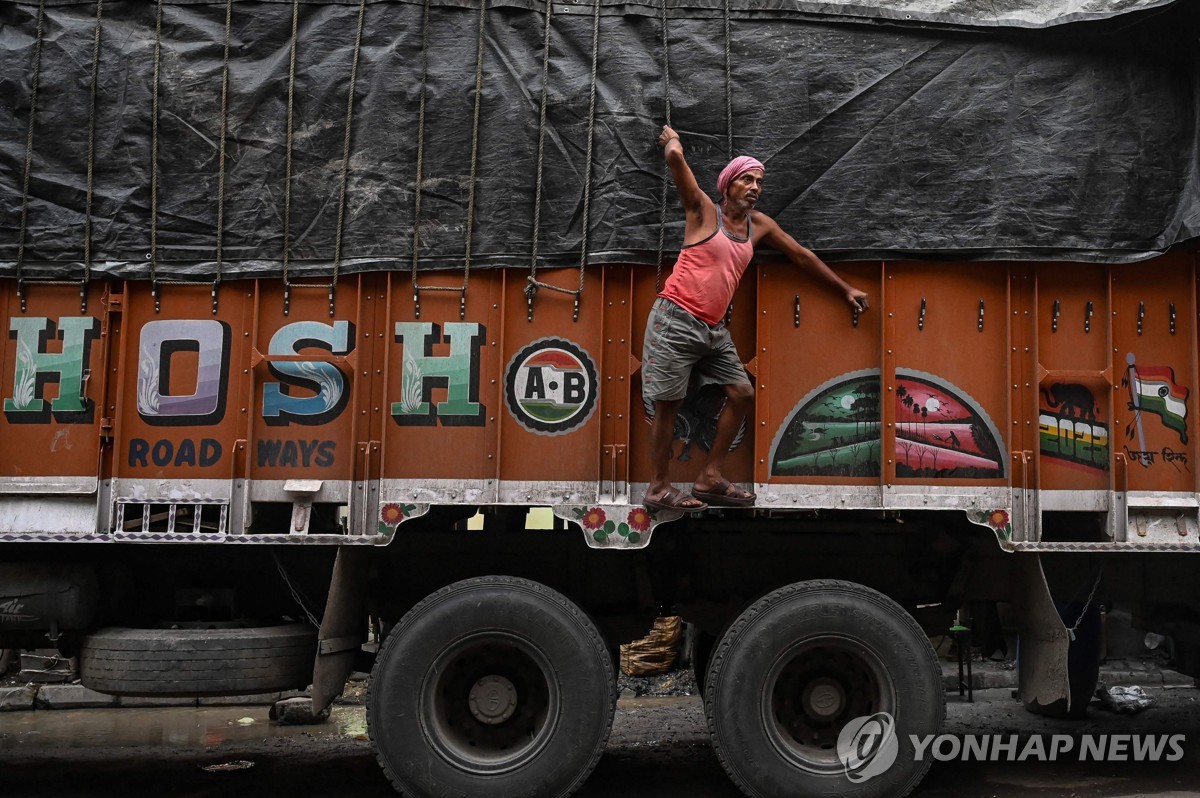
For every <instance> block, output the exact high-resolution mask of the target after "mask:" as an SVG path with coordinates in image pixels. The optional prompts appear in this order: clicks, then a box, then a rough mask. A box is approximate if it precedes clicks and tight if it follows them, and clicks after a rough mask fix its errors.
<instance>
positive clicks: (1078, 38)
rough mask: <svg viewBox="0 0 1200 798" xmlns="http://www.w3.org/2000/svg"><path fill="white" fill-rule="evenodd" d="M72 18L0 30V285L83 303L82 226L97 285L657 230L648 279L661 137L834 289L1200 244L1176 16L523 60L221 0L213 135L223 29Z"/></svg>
mask: <svg viewBox="0 0 1200 798" xmlns="http://www.w3.org/2000/svg"><path fill="white" fill-rule="evenodd" d="M97 8H98V7H97V5H96V4H95V3H62V2H54V0H50V2H47V3H46V4H45V6H44V12H43V13H42V14H39V6H38V5H37V4H27V3H11V2H3V3H0V98H2V103H0V219H2V226H0V230H2V232H0V273H2V274H6V275H13V274H16V273H17V272H18V270H19V271H20V273H21V274H24V275H29V276H77V275H78V274H80V273H81V272H82V270H83V268H84V260H85V239H87V238H88V231H89V225H88V224H86V223H85V222H86V221H87V219H88V218H89V216H88V214H87V208H88V205H89V197H90V207H91V213H90V247H89V250H90V251H89V257H88V259H89V260H90V268H91V273H92V274H93V275H96V274H108V275H113V276H119V277H147V276H149V274H150V269H151V264H153V268H154V269H155V270H156V274H157V275H158V276H160V277H169V276H193V277H197V278H199V277H202V276H210V275H212V274H214V273H215V271H216V268H217V266H216V258H217V246H218V241H219V242H220V245H221V247H222V250H221V261H222V267H221V268H222V272H223V274H224V275H225V276H228V277H232V276H236V275H251V274H252V275H255V276H263V275H272V274H279V273H281V271H282V269H283V263H284V259H285V248H286V256H287V260H288V261H289V268H290V269H291V270H293V271H294V273H304V274H317V273H322V274H327V273H329V272H330V271H331V270H332V268H333V265H334V261H335V259H337V260H338V265H339V267H340V269H341V271H342V272H352V271H359V270H366V269H408V268H410V267H411V265H412V263H413V248H414V225H416V228H417V230H418V231H419V233H420V235H419V237H418V253H417V254H418V261H419V264H420V268H423V269H424V268H462V267H463V264H464V260H465V257H466V255H467V251H468V246H467V245H468V241H467V236H468V232H469V233H470V248H469V251H470V258H471V267H472V268H487V267H496V266H525V267H528V266H529V265H530V262H531V257H532V253H533V249H534V242H535V239H536V248H537V255H538V259H539V263H540V264H541V265H578V264H579V262H580V259H581V257H583V258H586V261H587V262H588V263H598V262H624V263H635V264H653V263H655V262H656V261H657V259H658V257H659V253H660V243H659V242H660V227H661V220H662V219H664V218H665V219H666V226H665V231H664V236H663V239H662V240H664V241H665V245H664V246H665V254H666V256H667V257H668V258H670V257H671V256H672V254H673V252H674V250H676V249H677V248H678V245H679V241H680V238H681V233H682V214H681V212H680V210H679V207H678V203H677V201H676V198H675V195H674V191H673V189H672V190H671V191H670V192H667V193H666V198H667V201H666V210H665V214H664V212H663V199H662V198H663V196H664V193H663V191H662V186H663V180H664V177H665V173H664V169H663V163H662V157H661V153H660V152H659V149H658V147H657V146H656V144H655V137H656V135H657V133H658V131H659V129H660V128H661V125H662V124H663V122H664V121H665V120H666V119H667V115H668V112H669V113H670V118H671V120H672V122H673V124H674V126H675V127H676V129H678V130H679V131H680V132H681V134H682V136H683V142H684V145H685V148H686V152H687V155H688V158H689V161H690V162H691V164H692V167H693V169H694V170H695V172H696V174H697V176H698V177H699V179H700V181H701V184H702V185H706V186H712V184H713V183H714V182H715V175H716V173H717V171H718V170H719V169H720V168H721V166H723V165H724V163H725V161H726V160H727V158H728V157H729V155H730V153H729V152H728V151H727V150H728V142H729V140H730V138H731V139H732V143H733V150H734V151H735V153H736V154H752V155H755V156H757V157H758V158H760V159H761V160H763V161H764V162H765V163H766V165H767V176H768V177H767V186H766V193H765V195H764V197H763V200H762V202H761V203H760V206H759V207H760V209H762V210H764V211H766V212H767V213H769V214H771V215H773V216H775V217H776V218H777V219H778V220H779V221H780V223H781V224H782V225H783V227H784V229H786V230H789V231H790V232H792V233H793V234H794V235H795V236H796V237H797V238H798V239H799V240H800V241H801V242H802V243H804V244H806V245H807V246H810V247H811V248H813V249H814V250H816V251H817V252H818V253H820V254H821V255H823V256H824V257H826V258H828V259H832V260H838V259H852V258H865V257H872V258H874V257H889V258H940V259H944V258H956V259H1004V258H1012V259H1021V260H1050V259H1068V260H1080V261H1096V262H1106V261H1132V260H1138V259H1141V258H1145V257H1148V256H1150V255H1152V254H1154V253H1157V252H1161V251H1163V250H1165V249H1167V248H1169V247H1171V246H1173V245H1175V244H1178V243H1180V242H1183V241H1186V240H1188V239H1191V238H1193V237H1195V236H1197V234H1198V231H1200V185H1198V174H1197V162H1196V156H1197V145H1198V141H1197V83H1198V79H1200V70H1198V68H1197V61H1196V58H1195V50H1196V47H1195V42H1196V33H1197V25H1196V16H1195V13H1194V10H1195V9H1194V4H1191V3H1188V4H1186V5H1185V4H1180V3H1171V2H1160V1H1157V0H1117V1H1115V2H1101V1H1100V0H995V2H991V1H990V0H989V2H981V1H980V0H958V1H957V2H956V1H955V0H876V2H869V0H860V1H859V2H849V0H846V1H845V2H835V1H834V0H826V2H804V1H803V0H792V1H791V2H785V1H784V0H736V1H735V2H733V3H732V4H731V6H730V7H729V10H728V11H726V4H725V3H724V2H723V0H678V2H671V3H669V4H668V7H667V8H666V9H665V19H666V22H665V28H666V39H667V42H668V45H669V46H668V48H667V49H665V50H664V47H663V33H664V9H663V8H662V7H661V6H654V5H643V4H635V3H611V4H606V5H605V6H604V7H603V9H602V10H603V13H602V14H600V15H598V16H594V15H593V9H594V6H593V5H592V4H590V3H588V2H585V0H580V2H569V3H562V4H556V5H554V6H552V7H551V10H552V12H553V13H552V14H551V15H550V33H549V40H550V50H549V59H548V61H547V60H546V59H545V58H544V56H545V54H546V50H545V47H544V37H545V27H544V26H545V20H546V15H545V13H544V10H545V7H544V6H542V5H540V4H535V3H527V2H492V3H489V4H488V5H487V7H486V8H485V9H482V10H481V8H480V6H479V3H478V2H477V1H476V0H463V2H449V3H447V2H434V3H432V5H431V7H429V9H428V22H427V23H426V21H425V20H426V8H425V7H424V6H423V5H422V4H420V3H412V2H395V1H394V0H388V1H387V2H370V3H366V4H365V5H361V6H360V4H359V3H357V2H345V3H334V2H303V3H298V4H296V5H295V6H293V4H292V3H289V2H255V3H251V2H236V3H232V4H231V5H230V6H229V7H228V10H230V11H231V15H230V24H229V28H228V31H229V58H228V96H227V103H226V111H225V114H224V118H225V120H226V126H225V132H224V137H222V124H221V121H222V77H223V74H224V73H225V69H224V65H225V63H226V61H225V58H224V51H225V42H226V30H227V29H226V11H227V6H226V4H225V3H224V2H217V3H204V2H168V3H165V4H163V5H162V6H161V14H162V16H161V25H160V26H159V25H157V12H158V9H159V6H158V5H157V4H156V3H154V2H145V1H142V2H130V1H128V0H126V1H124V2H122V1H120V0H117V1H116V2H114V1H113V0H109V1H108V2H104V3H103V5H102V6H100V7H99V8H100V16H99V25H98V24H97ZM294 8H295V10H296V17H295V23H296V31H297V34H296V37H295V39H294V41H295V48H294V60H295V68H294V83H293V81H292V80H290V79H289V75H290V74H292V70H291V63H292V57H293V48H292V43H293V37H292V26H293V9H294ZM360 11H361V12H362V38H361V46H360V47H358V48H356V47H355V41H356V32H357V30H358V21H359V14H360ZM39 18H41V23H40V27H41V35H40V37H39V35H38V29H39ZM594 26H596V27H594ZM97 28H99V39H98V41H99V49H98V53H99V58H98V63H96V64H95V67H96V68H95V74H96V76H97V77H96V83H95V101H94V112H93V111H92V110H91V108H92V92H91V87H92V75H93V63H94V62H93V52H94V51H95V50H94V48H95V45H96V41H97ZM156 30H157V31H158V32H157V33H156ZM726 30H728V36H727V35H726ZM39 41H40V47H39ZM594 41H598V42H599V46H598V48H594V47H593V42H594ZM480 43H482V65H481V69H478V70H477V52H479V46H480ZM156 51H157V53H158V58H157V59H156ZM593 51H595V56H596V58H595V68H594V69H593ZM727 53H728V64H729V65H730V68H729V71H728V74H727V72H726V63H727V55H726V54H727ZM156 60H157V91H156V89H155V87H156V79H155V75H156V69H155V67H156ZM355 64H357V68H356V69H354V65H355ZM352 72H353V74H354V78H355V81H354V89H355V91H354V95H353V103H352V109H353V118H352V125H351V126H350V130H349V151H350V157H349V159H348V160H346V159H344V158H343V148H344V145H345V142H346V140H347V139H346V136H347V130H346V121H347V109H348V107H351V106H350V104H349V103H348V100H349V99H350V95H349V90H350V86H351V75H352ZM543 74H545V76H546V79H545V81H544V82H543ZM477 78H478V79H479V82H480V85H481V86H482V91H481V93H480V94H479V96H478V100H479V102H478V122H476V111H475V109H476V99H477V96H476V91H475V86H476V80H477ZM35 86H36V112H35V113H34V114H33V119H32V126H31V125H30V109H31V105H32V104H33V101H34V98H35ZM289 86H291V87H292V89H293V90H292V91H291V92H290V94H291V97H292V103H291V105H292V110H291V114H290V129H291V135H290V137H289V135H288V131H289V111H288V109H289ZM543 88H544V89H545V95H546V103H545V122H544V125H543V124H541V123H540V112H541V108H542V97H543ZM422 97H424V114H423V124H422V122H421V117H422V114H421V98H422ZM593 97H594V102H593ZM668 97H669V106H668ZM155 109H157V116H156V115H155ZM155 118H157V135H155V125H154V124H153V120H154V119H155ZM90 128H91V129H93V130H94V133H93V134H92V136H91V138H92V142H93V143H92V147H91V150H92V153H93V154H92V157H91V159H90V161H91V166H92V170H91V171H92V174H91V179H90V181H89V178H88V172H89V143H88V142H89V129H90ZM589 134H590V135H589ZM223 138H224V145H225V146H224V149H225V161H224V181H223V183H224V202H223V203H222V202H221V201H220V197H221V191H220V186H221V183H222V181H221V174H222V169H221V166H220V164H221V158H220V153H221V149H222V146H221V145H222V139H223ZM589 138H590V140H591V143H592V159H591V161H590V164H589V161H588V159H587V153H588V144H589ZM539 140H541V141H543V145H542V147H541V157H540V158H539ZM155 150H157V159H155V158H154V157H153V153H154V152H155ZM473 152H475V153H476V156H475V157H474V158H473V157H472V153H473ZM289 159H290V175H291V179H290V180H287V179H286V175H287V174H288V173H289ZM418 162H419V163H418ZM27 163H28V169H26V164H27ZM155 163H157V168H155V166H154V164H155ZM539 163H540V165H541V180H540V192H539V181H538V173H539ZM418 168H419V170H420V175H421V180H420V184H419V189H420V191H419V199H420V202H419V209H418V208H417V205H418V203H417V202H416V200H417V198H418V194H417V189H418V183H417V175H418ZM26 175H27V178H26ZM472 175H474V180H473V181H472ZM343 179H344V180H345V192H344V202H343V200H342V195H343V193H342V190H341V187H342V181H343ZM89 182H90V187H91V188H90V191H89ZM26 183H27V184H28V188H27V189H26V188H25V186H26ZM472 188H473V189H474V190H473V191H472ZM714 193H715V192H714ZM539 196H540V204H539V203H538V201H537V199H538V197H539ZM538 209H540V213H538V212H537V211H538ZM418 210H419V214H418ZM339 218H340V219H341V224H340V225H339ZM285 219H286V221H287V225H286V229H287V235H286V236H285V233H284V231H285ZM218 220H220V223H218ZM339 230H340V233H341V234H340V236H339ZM219 232H220V234H219ZM152 240H153V242H154V243H155V244H156V247H155V248H154V254H155V257H154V258H151V249H152V248H151V242H152ZM339 245H340V246H339ZM339 253H340V258H338V257H337V256H338V255H339Z"/></svg>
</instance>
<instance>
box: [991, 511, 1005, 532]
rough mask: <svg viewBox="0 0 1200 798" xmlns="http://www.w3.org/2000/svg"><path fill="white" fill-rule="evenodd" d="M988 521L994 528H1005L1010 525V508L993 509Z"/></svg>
mask: <svg viewBox="0 0 1200 798" xmlns="http://www.w3.org/2000/svg"><path fill="white" fill-rule="evenodd" d="M987 523H988V526H990V527H992V528H993V529H1004V528H1005V527H1006V526H1008V510H992V511H991V512H990V513H988V515H987Z"/></svg>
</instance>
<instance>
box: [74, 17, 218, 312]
mask: <svg viewBox="0 0 1200 798" xmlns="http://www.w3.org/2000/svg"><path fill="white" fill-rule="evenodd" d="M162 19H163V0H158V3H157V4H156V11H155V19H154V78H153V86H152V87H151V94H150V294H151V296H153V297H154V312H155V313H159V312H161V310H162V291H161V289H160V287H159V286H161V285H204V286H211V285H212V283H211V282H209V281H208V280H186V279H176V278H170V277H168V278H165V279H160V278H159V276H158V182H159V180H158V172H159V169H158V138H159V136H158V117H159V95H160V94H161V79H160V78H161V73H162ZM89 166H90V164H89ZM213 290H214V298H213V302H214V304H215V302H216V297H215V288H214V289H213Z"/></svg>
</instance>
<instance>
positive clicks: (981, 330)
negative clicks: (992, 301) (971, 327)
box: [976, 298, 983, 332]
mask: <svg viewBox="0 0 1200 798" xmlns="http://www.w3.org/2000/svg"><path fill="white" fill-rule="evenodd" d="M976 329H977V330H979V332H983V299H982V298H980V300H979V323H978V324H977V325H976Z"/></svg>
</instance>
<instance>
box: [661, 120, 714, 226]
mask: <svg viewBox="0 0 1200 798" xmlns="http://www.w3.org/2000/svg"><path fill="white" fill-rule="evenodd" d="M658 145H659V146H660V147H662V148H663V157H664V158H665V159H666V161H667V166H669V167H670V168H671V177H673V178H674V179H675V188H676V189H677V190H678V191H679V201H680V202H681V203H682V204H683V209H684V211H685V212H687V213H688V214H696V215H700V214H702V213H703V212H704V211H703V209H704V206H705V203H707V202H708V201H709V199H708V196H707V195H706V194H705V193H704V192H703V191H701V190H700V184H699V183H697V182H696V176H695V175H694V174H692V168H691V167H690V166H688V164H687V159H685V158H684V157H683V143H682V142H680V140H679V134H678V133H676V132H675V131H674V130H673V129H671V128H670V127H669V126H667V125H663V129H662V133H660V134H659V136H658Z"/></svg>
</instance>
